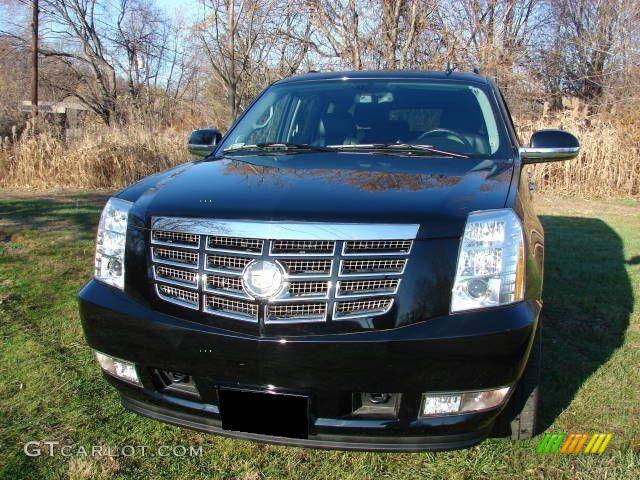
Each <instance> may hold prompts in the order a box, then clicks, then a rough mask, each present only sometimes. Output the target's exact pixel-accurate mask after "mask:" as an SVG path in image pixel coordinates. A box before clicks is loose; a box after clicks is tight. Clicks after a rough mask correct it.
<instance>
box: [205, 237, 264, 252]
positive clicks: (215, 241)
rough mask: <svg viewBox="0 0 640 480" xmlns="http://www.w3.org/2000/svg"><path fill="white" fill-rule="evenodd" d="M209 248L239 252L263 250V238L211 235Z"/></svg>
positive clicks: (208, 242) (208, 241)
mask: <svg viewBox="0 0 640 480" xmlns="http://www.w3.org/2000/svg"><path fill="white" fill-rule="evenodd" d="M207 247H208V248H209V249H212V250H213V249H219V250H232V251H237V252H251V253H260V252H262V240H256V239H255V238H238V237H220V236H215V237H209V239H208V240H207Z"/></svg>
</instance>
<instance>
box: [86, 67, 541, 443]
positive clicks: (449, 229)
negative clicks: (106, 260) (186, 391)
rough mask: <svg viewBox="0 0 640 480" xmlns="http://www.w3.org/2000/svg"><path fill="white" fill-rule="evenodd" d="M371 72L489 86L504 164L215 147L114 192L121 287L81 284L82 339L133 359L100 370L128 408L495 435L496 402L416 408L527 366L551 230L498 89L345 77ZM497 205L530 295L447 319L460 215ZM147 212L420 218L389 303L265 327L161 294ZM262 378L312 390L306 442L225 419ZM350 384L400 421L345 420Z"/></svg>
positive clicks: (194, 421)
mask: <svg viewBox="0 0 640 480" xmlns="http://www.w3.org/2000/svg"><path fill="white" fill-rule="evenodd" d="M344 75H345V74H342V73H341V74H340V76H344ZM367 75H368V76H372V77H379V78H387V77H389V78H391V77H393V78H395V77H402V78H413V79H423V80H424V81H430V80H437V81H439V82H442V81H444V80H446V81H452V82H465V83H473V84H474V85H475V86H478V87H480V88H483V89H484V90H485V91H486V92H487V94H488V95H489V96H490V99H491V101H492V102H495V104H494V108H495V109H496V110H497V111H498V113H499V115H498V117H497V119H498V121H502V122H504V127H505V129H506V131H507V132H508V140H509V142H510V145H509V148H508V151H509V152H510V154H509V155H508V156H506V157H505V158H502V159H498V160H482V159H456V158H437V157H406V156H390V155H383V154H356V153H326V152H324V153H305V154H297V155H274V156H252V157H241V158H224V157H215V156H212V157H209V158H207V159H204V160H201V161H197V162H192V163H188V164H184V165H180V166H178V167H176V168H174V169H171V170H169V171H166V172H162V173H159V174H156V175H153V176H151V177H148V178H146V179H143V180H142V181H140V182H138V183H137V184H135V185H132V186H131V187H128V188H127V189H125V190H123V191H122V192H120V193H119V194H118V196H119V197H120V198H123V199H126V200H129V201H132V202H135V204H134V206H133V209H132V211H131V212H130V215H129V231H128V236H127V247H126V269H125V272H126V279H125V291H124V292H121V291H118V290H116V289H113V288H111V287H109V286H106V285H104V284H101V283H100V282H97V281H95V280H92V281H90V282H89V283H88V284H87V285H85V287H84V288H83V289H82V290H81V292H80V293H79V302H80V313H81V318H82V323H83V327H84V331H85V335H86V338H87V341H88V343H89V345H90V346H91V347H92V348H94V349H96V350H99V351H101V352H104V353H106V354H109V355H113V356H115V357H120V358H123V359H126V360H129V361H133V362H135V363H136V364H138V368H139V371H140V375H141V377H142V380H143V382H144V384H145V388H143V389H138V388H135V387H131V386H128V385H127V384H124V383H122V382H120V381H117V380H115V379H113V378H109V380H110V381H111V383H113V384H114V385H115V386H116V387H117V388H118V389H119V391H120V392H121V394H122V395H123V403H124V404H125V406H126V407H127V408H130V409H132V410H135V411H138V412H140V413H142V414H145V415H148V416H151V417H154V418H157V419H160V420H163V421H167V422H170V423H175V424H179V425H184V426H188V427H192V428H198V429H202V430H205V431H211V432H216V433H220V434H222V435H231V436H237V437H244V438H252V439H257V440H264V441H271V442H276V443H291V444H300V445H307V446H314V447H327V448H331V447H334V448H336V447H337V448H348V449H360V448H362V449H383V450H394V449H398V450H425V449H442V448H458V447H464V446H468V445H471V444H473V443H476V442H478V441H480V440H482V438H484V437H485V436H486V435H487V434H488V433H489V431H490V429H491V427H492V425H493V422H494V421H495V419H496V417H497V416H498V414H499V413H500V412H499V409H495V410H493V411H489V412H484V413H477V414H467V415H459V416H450V417H440V418H429V419H418V411H419V403H420V395H421V392H427V391H459V390H473V389H485V388H495V387H502V386H508V385H515V384H516V383H517V381H518V379H519V377H520V375H521V374H522V371H523V369H524V367H525V364H526V361H527V358H528V355H529V350H530V348H531V343H532V340H533V337H534V334H535V331H536V329H537V322H538V316H539V313H540V308H541V292H542V267H543V252H544V233H543V230H542V227H541V225H540V223H539V221H538V219H537V217H536V215H535V213H534V212H533V210H532V206H531V193H530V190H529V188H528V184H527V182H526V181H525V179H523V178H521V164H520V159H519V157H518V153H517V151H518V150H517V148H518V146H519V142H518V139H517V137H516V135H515V132H514V129H513V125H512V123H511V119H510V117H509V114H508V110H507V108H506V105H505V104H504V102H503V100H502V97H501V95H500V93H499V91H498V89H497V87H496V86H495V85H494V84H493V83H492V82H491V81H489V80H486V79H484V78H482V77H479V76H476V75H463V74H452V75H450V76H446V75H445V74H437V73H430V74H429V73H416V72H394V73H389V72H386V73H385V72H381V73H370V72H368V73H366V72H365V73H354V74H347V76H353V77H354V78H357V77H361V78H362V77H366V76H367ZM385 75H386V76H385ZM324 77H326V78H327V79H330V78H331V76H330V75H325V76H324ZM309 78H312V79H313V80H318V79H322V78H323V76H322V75H315V76H312V77H309ZM307 80H308V79H307V77H297V78H295V79H290V80H288V81H307ZM317 155H322V157H321V160H319V157H317ZM319 165H320V166H319ZM209 200H211V201H209ZM505 207H508V208H513V209H514V211H515V212H516V213H517V214H518V216H519V217H520V218H521V219H522V223H523V228H524V233H525V255H526V291H525V300H524V301H523V302H519V303H516V304H512V305H509V306H504V307H498V308H493V309H486V310H483V311H475V312H465V313H459V314H450V313H449V304H450V299H451V287H452V282H453V278H454V275H455V268H456V260H457V254H458V247H459V240H460V236H461V234H462V231H463V229H464V224H465V221H466V218H467V215H468V214H469V213H470V212H472V211H475V210H484V209H496V208H505ZM152 216H180V217H197V218H230V219H250V220H276V221H277V220H283V221H315V222H356V223H357V222H363V223H412V224H419V225H420V229H419V231H418V236H417V240H416V242H415V244H414V247H413V249H412V252H411V257H410V261H409V263H408V266H407V270H406V272H405V274H404V276H403V281H402V286H401V288H400V290H399V292H398V297H397V299H396V302H395V304H394V306H393V308H392V309H391V310H390V311H389V312H388V313H387V314H385V315H382V316H379V317H374V318H365V319H358V320H351V321H331V320H329V321H328V322H324V323H312V324H304V323H301V324H295V325H267V326H265V325H256V324H250V323H245V322H239V321H236V320H233V319H226V318H221V317H215V316H212V315H204V314H202V313H200V312H197V311H186V309H183V308H180V307H177V306H173V305H171V304H169V303H166V302H162V301H161V300H159V299H157V297H156V296H155V295H154V292H153V291H152V285H151V282H150V281H149V280H148V279H149V277H150V275H149V274H150V268H151V264H150V259H149V248H148V242H149V227H150V220H151V217H152ZM150 368H161V369H166V370H170V371H179V372H183V373H186V374H189V375H191V376H193V378H194V379H195V381H196V384H197V386H198V388H199V390H200V393H201V396H202V400H201V401H198V402H195V401H192V400H186V399H183V398H179V397H174V396H171V395H167V394H164V393H160V392H159V391H157V390H156V389H155V388H154V387H153V382H151V380H150V378H149V373H148V369H150ZM268 386H269V388H270V389H271V391H276V392H286V393H293V394H299V395H305V396H308V398H309V418H310V421H309V435H308V437H307V438H304V439H300V438H285V437H273V436H265V435H258V434H247V433H239V432H232V431H227V430H222V426H221V423H220V418H219V410H218V394H217V392H218V390H217V389H218V388H219V387H242V388H247V389H253V390H258V391H260V390H264V389H267V387H268ZM356 392H400V393H402V402H401V405H400V410H399V415H398V419H397V420H389V419H387V420H383V419H356V418H353V417H352V416H351V415H350V414H351V407H352V404H351V399H352V396H353V394H354V393H356ZM265 415H269V412H265Z"/></svg>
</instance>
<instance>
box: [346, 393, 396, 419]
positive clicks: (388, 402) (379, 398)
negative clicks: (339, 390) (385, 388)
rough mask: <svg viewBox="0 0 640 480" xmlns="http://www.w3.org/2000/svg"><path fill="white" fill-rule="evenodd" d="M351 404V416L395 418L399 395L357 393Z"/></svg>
mask: <svg viewBox="0 0 640 480" xmlns="http://www.w3.org/2000/svg"><path fill="white" fill-rule="evenodd" d="M353 403H354V405H353V414H354V415H356V416H358V417H378V418H396V417H397V416H398V407H399V406H400V394H399V393H357V394H355V396H354V402H353Z"/></svg>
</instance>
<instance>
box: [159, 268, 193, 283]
mask: <svg viewBox="0 0 640 480" xmlns="http://www.w3.org/2000/svg"><path fill="white" fill-rule="evenodd" d="M153 268H154V272H155V275H156V280H164V281H166V282H169V283H173V282H176V283H180V284H183V283H186V284H189V285H198V274H197V272H194V271H191V270H184V269H182V268H175V267H167V266H165V265H155V266H154V267H153Z"/></svg>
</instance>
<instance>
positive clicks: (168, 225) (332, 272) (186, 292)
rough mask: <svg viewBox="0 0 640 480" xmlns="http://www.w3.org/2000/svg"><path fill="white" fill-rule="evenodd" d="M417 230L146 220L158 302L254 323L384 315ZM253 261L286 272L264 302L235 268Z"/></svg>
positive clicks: (408, 227)
mask: <svg viewBox="0 0 640 480" xmlns="http://www.w3.org/2000/svg"><path fill="white" fill-rule="evenodd" d="M172 228H175V230H176V231H173V230H172ZM417 230H418V226H417V225H389V224H379V225H361V224H318V223H281V222H251V221H245V220H238V221H227V220H209V219H188V218H163V217H160V218H153V219H152V230H151V235H150V240H151V245H150V252H151V260H152V272H153V279H154V282H155V289H156V292H157V295H158V296H159V297H160V298H161V299H162V300H164V301H167V302H171V303H174V304H177V305H180V306H183V307H186V308H190V309H194V310H198V309H199V310H200V311H201V312H202V314H203V315H213V316H223V317H228V318H233V319H237V320H244V321H249V322H255V323H257V322H261V321H262V322H264V323H266V324H269V323H294V322H319V321H331V320H342V319H351V318H358V317H371V316H375V315H383V314H385V313H387V312H388V311H389V310H390V309H391V308H392V306H393V303H394V299H395V296H396V294H397V292H398V289H399V287H400V283H401V279H402V275H403V273H404V270H405V268H406V266H407V261H408V258H409V254H410V252H411V248H412V246H413V241H414V240H413V239H414V238H415V235H416V234H417ZM260 235H264V238H260ZM374 235H375V236H374ZM257 259H262V260H270V261H272V262H277V263H279V264H280V265H282V267H283V269H284V272H285V284H284V288H283V289H282V290H281V291H280V292H279V293H278V294H277V295H276V296H275V297H274V298H271V299H269V301H258V300H255V299H253V298H252V297H251V296H250V295H249V294H247V292H245V290H244V288H243V283H242V272H243V270H244V269H245V267H246V266H247V265H248V264H249V263H250V262H252V261H254V260H257ZM353 277H357V278H353ZM200 279H202V281H200Z"/></svg>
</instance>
